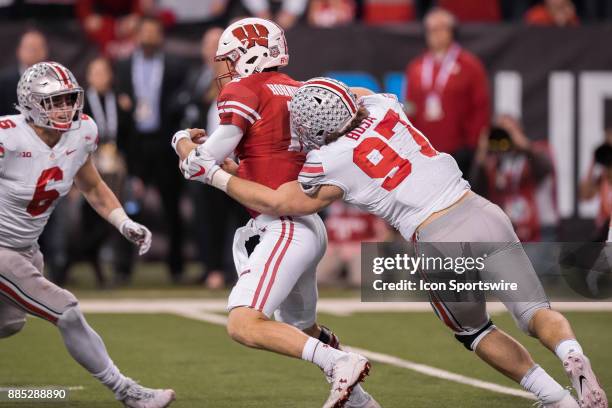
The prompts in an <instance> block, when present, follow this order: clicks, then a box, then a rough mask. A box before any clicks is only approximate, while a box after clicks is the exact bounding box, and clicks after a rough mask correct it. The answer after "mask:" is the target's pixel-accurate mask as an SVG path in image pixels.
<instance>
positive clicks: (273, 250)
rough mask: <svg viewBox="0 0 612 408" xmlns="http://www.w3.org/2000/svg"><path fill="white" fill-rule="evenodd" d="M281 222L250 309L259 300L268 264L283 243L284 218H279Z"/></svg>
mask: <svg viewBox="0 0 612 408" xmlns="http://www.w3.org/2000/svg"><path fill="white" fill-rule="evenodd" d="M281 221H282V222H283V229H282V231H281V236H280V237H279V238H278V241H276V245H274V249H272V253H271V254H270V256H269V257H268V260H267V261H266V266H265V267H264V273H263V274H262V275H261V278H259V284H258V285H257V289H256V290H255V296H253V302H252V303H251V307H252V308H255V306H256V305H257V301H258V300H259V292H261V288H262V286H263V284H264V281H265V280H266V275H267V274H268V268H270V264H271V263H272V259H274V255H276V251H278V248H279V247H280V245H281V243H282V242H283V239H285V219H284V217H281Z"/></svg>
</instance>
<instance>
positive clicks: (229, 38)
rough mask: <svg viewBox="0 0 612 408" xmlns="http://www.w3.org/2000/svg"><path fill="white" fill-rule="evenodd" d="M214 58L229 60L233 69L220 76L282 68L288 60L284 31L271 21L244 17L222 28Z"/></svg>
mask: <svg viewBox="0 0 612 408" xmlns="http://www.w3.org/2000/svg"><path fill="white" fill-rule="evenodd" d="M215 60H217V61H227V62H228V66H229V69H230V72H228V73H227V74H224V75H220V76H219V79H222V78H227V77H245V76H249V75H251V74H254V73H257V72H262V71H263V70H264V69H266V68H273V67H283V66H285V65H287V64H288V63H289V51H288V49H287V40H286V39H285V32H284V31H283V29H282V28H280V27H279V26H278V25H276V24H275V23H273V22H272V21H268V20H265V19H263V18H254V17H253V18H243V19H242V20H238V21H236V22H235V23H233V24H231V25H230V26H229V27H227V28H226V29H225V31H223V34H221V38H220V39H219V46H218V47H217V53H216V57H215Z"/></svg>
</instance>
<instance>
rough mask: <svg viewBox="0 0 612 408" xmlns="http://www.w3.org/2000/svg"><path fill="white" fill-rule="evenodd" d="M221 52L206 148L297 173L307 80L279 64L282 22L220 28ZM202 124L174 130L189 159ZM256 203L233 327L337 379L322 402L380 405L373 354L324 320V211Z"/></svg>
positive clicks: (243, 235) (243, 165)
mask: <svg viewBox="0 0 612 408" xmlns="http://www.w3.org/2000/svg"><path fill="white" fill-rule="evenodd" d="M216 59H217V60H218V61H226V63H227V66H228V73H227V74H225V75H221V76H220V77H219V78H218V79H219V80H220V81H222V80H224V78H228V79H229V78H233V79H232V80H231V81H230V82H229V83H227V84H225V85H224V86H223V87H222V90H221V93H220V95H219V97H218V101H217V106H218V109H219V117H220V119H221V124H220V126H219V127H218V129H217V130H215V132H214V133H213V134H212V135H210V137H209V138H208V140H207V141H206V142H205V143H204V144H203V145H202V146H201V147H200V149H202V150H205V151H207V152H208V153H207V154H210V155H211V156H212V157H215V158H216V160H217V161H218V162H222V161H223V160H224V159H225V158H227V157H228V156H229V155H230V154H231V153H232V152H233V151H234V150H235V151H236V154H237V157H238V158H239V159H240V168H239V169H238V172H239V174H240V175H241V176H242V177H244V178H246V179H249V180H253V181H255V182H258V183H262V184H264V185H266V186H268V187H270V188H273V189H275V188H277V187H279V186H280V185H282V184H284V183H286V182H288V181H291V180H295V179H296V178H297V176H298V173H299V172H300V168H301V167H302V164H303V163H304V159H305V154H304V153H302V152H301V146H300V144H299V140H298V139H297V138H292V137H291V132H290V128H289V110H288V104H289V101H290V100H291V96H292V95H293V93H294V92H295V91H296V90H297V89H298V87H299V86H300V83H299V82H297V81H295V80H293V79H291V78H290V77H289V76H287V75H285V74H282V73H280V72H278V68H279V67H283V66H285V65H287V63H288V61H289V55H288V52H287V43H286V40H285V35H284V32H283V30H282V29H281V28H280V27H278V26H277V25H276V24H274V23H273V22H270V21H267V20H264V19H260V18H246V19H242V20H239V21H237V22H235V23H234V24H232V25H230V26H229V27H227V28H226V29H225V31H224V32H223V34H222V35H221V38H220V40H219V46H218V49H217V53H216ZM198 132H199V131H196V132H195V133H194V132H192V133H191V134H190V132H188V131H179V132H177V133H176V134H175V136H174V137H173V140H172V145H173V147H174V149H175V150H176V152H177V153H178V155H179V157H180V159H181V160H185V159H187V158H188V157H192V156H193V155H194V154H196V153H197V151H195V150H194V149H195V147H196V146H197V145H196V144H194V143H193V142H192V141H191V140H190V139H191V138H192V137H199V136H202V135H203V133H201V132H200V133H198ZM203 171H204V170H203V169H200V168H196V171H195V172H193V173H190V177H189V178H191V179H195V180H197V179H198V178H199V177H201V176H202V175H203ZM249 211H250V213H251V216H252V217H253V218H252V219H251V220H250V221H249V223H248V224H247V225H246V226H245V227H243V228H240V229H239V230H238V231H236V235H235V238H234V247H233V252H234V261H235V264H236V271H237V273H238V274H239V278H238V282H237V283H236V285H235V286H234V288H233V289H232V292H231V294H230V296H229V300H228V309H229V311H230V312H229V320H228V324H227V330H228V333H229V335H230V336H231V337H232V338H233V339H234V340H235V341H237V342H239V343H241V344H244V345H246V346H249V347H254V348H261V349H265V350H269V351H274V352H277V353H280V354H284V355H287V356H291V357H296V358H302V359H304V360H307V361H310V362H313V363H314V364H316V365H318V366H319V367H320V368H321V369H322V370H323V371H324V372H325V374H326V376H327V379H328V381H329V382H330V383H331V393H330V395H329V398H328V399H327V401H326V402H325V405H324V407H342V406H348V407H354V408H376V407H379V405H378V404H377V403H376V401H374V399H373V398H372V397H371V396H370V395H368V394H367V393H365V392H364V391H363V389H362V388H361V387H360V386H359V384H358V383H359V382H360V381H362V380H363V378H364V376H365V375H366V374H367V373H368V370H369V367H370V364H369V362H368V361H367V359H366V358H364V357H363V356H360V355H357V354H354V353H346V352H343V351H341V350H339V349H336V347H338V346H339V344H338V340H337V338H336V336H335V335H334V334H333V333H332V332H331V331H330V330H328V329H326V328H324V327H320V326H318V325H317V323H316V305H317V297H318V296H317V285H316V275H315V268H316V266H317V264H318V262H319V260H320V259H321V257H322V256H323V254H324V252H325V248H326V246H327V234H326V231H325V226H324V224H323V222H322V220H321V219H320V218H319V216H318V215H316V214H312V215H304V216H299V217H276V216H268V215H263V214H259V213H257V212H256V211H254V210H249ZM255 235H258V236H259V244H258V245H257V246H256V247H255V249H254V250H253V252H252V253H251V254H248V253H247V250H246V247H245V243H246V241H247V240H248V239H249V238H251V237H253V236H255ZM272 315H274V316H275V318H276V320H271V319H270V318H271V317H272ZM330 346H331V347H330ZM345 404H346V405H345Z"/></svg>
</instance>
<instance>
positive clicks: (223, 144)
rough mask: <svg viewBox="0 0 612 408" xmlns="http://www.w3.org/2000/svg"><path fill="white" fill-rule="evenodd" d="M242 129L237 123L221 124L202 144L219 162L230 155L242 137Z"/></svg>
mask: <svg viewBox="0 0 612 408" xmlns="http://www.w3.org/2000/svg"><path fill="white" fill-rule="evenodd" d="M242 135H243V132H242V129H241V128H239V127H238V126H235V125H220V126H219V127H217V129H215V131H214V132H213V133H212V135H210V137H209V138H208V140H206V142H205V143H204V144H203V145H202V146H203V148H204V149H206V151H208V153H210V154H211V155H212V156H213V157H214V158H215V159H216V160H217V163H222V162H223V160H224V159H225V158H226V157H229V156H230V155H231V154H232V152H233V151H234V150H235V149H236V147H237V146H238V143H240V140H241V139H242Z"/></svg>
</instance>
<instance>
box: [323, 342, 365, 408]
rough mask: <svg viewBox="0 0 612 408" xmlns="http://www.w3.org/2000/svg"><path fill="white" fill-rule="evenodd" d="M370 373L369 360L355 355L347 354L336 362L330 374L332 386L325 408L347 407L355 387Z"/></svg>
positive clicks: (327, 374) (328, 375)
mask: <svg viewBox="0 0 612 408" xmlns="http://www.w3.org/2000/svg"><path fill="white" fill-rule="evenodd" d="M369 372H370V363H369V362H368V359H367V358H365V357H363V356H360V355H359V354H355V353H346V354H344V355H343V356H342V357H340V358H339V359H337V360H336V361H334V365H333V367H332V368H331V370H330V371H329V372H328V373H325V375H326V376H327V377H328V381H329V383H330V384H331V392H330V394H329V398H328V399H327V401H325V404H324V405H323V408H342V407H345V406H346V403H347V402H348V399H349V397H350V396H351V393H352V391H353V388H354V387H355V385H357V384H359V383H360V382H361V381H363V380H364V378H365V377H366V376H367V375H368V373H369Z"/></svg>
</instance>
